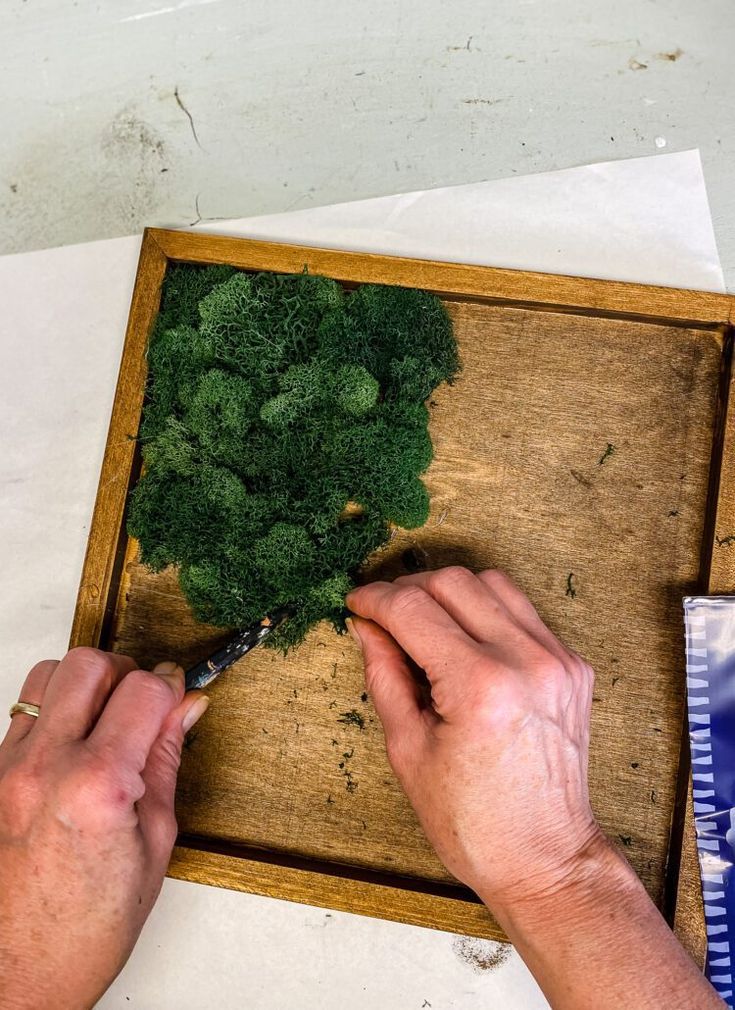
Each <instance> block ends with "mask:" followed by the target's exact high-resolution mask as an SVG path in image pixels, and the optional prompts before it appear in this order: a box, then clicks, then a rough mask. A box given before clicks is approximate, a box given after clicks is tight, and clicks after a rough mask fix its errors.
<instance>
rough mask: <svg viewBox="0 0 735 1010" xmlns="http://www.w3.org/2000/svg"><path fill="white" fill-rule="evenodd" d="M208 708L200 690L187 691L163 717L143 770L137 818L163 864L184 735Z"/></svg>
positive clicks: (172, 830) (172, 835) (172, 832)
mask: <svg viewBox="0 0 735 1010" xmlns="http://www.w3.org/2000/svg"><path fill="white" fill-rule="evenodd" d="M208 705H209V698H208V697H207V696H206V695H205V694H202V692H201V691H189V693H188V694H186V695H185V696H184V699H183V701H182V702H181V704H180V705H178V706H177V707H176V708H175V709H174V710H173V711H172V712H171V713H170V715H169V716H168V717H167V718H166V721H165V722H164V724H163V726H162V727H161V732H160V733H159V734H158V738H157V739H156V741H155V743H154V744H153V746H152V747H151V750H150V753H149V755H148V760H147V761H146V766H145V769H144V770H143V782H144V783H145V794H144V795H143V797H142V798H141V799H140V800H139V801H138V803H137V807H138V819H139V822H140V827H141V830H142V832H143V836H144V838H145V839H146V841H147V842H148V844H149V845H150V847H151V848H152V849H153V851H154V852H155V853H157V854H158V855H160V856H161V858H162V859H165V861H166V862H167V861H168V858H169V856H170V854H171V849H172V848H173V845H174V842H175V841H176V816H175V814H174V797H175V794H176V779H177V776H178V773H179V764H180V762H181V749H182V747H183V744H184V736H185V734H186V733H188V732H189V730H190V729H191V728H192V726H194V724H195V723H196V722H197V721H198V720H199V719H200V718H201V717H202V716H203V715H204V713H205V712H206V711H207V707H208Z"/></svg>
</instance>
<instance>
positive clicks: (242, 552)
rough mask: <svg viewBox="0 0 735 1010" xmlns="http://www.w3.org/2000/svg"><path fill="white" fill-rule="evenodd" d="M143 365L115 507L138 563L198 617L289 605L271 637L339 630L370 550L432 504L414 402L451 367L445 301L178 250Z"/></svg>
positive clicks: (422, 413) (422, 411)
mask: <svg viewBox="0 0 735 1010" xmlns="http://www.w3.org/2000/svg"><path fill="white" fill-rule="evenodd" d="M148 366H149V375H148V386H147V401H146V406H145V409H144V413H143V420H142V424H141V428H140V433H139V437H140V440H141V443H142V452H143V458H144V463H145V473H144V476H143V477H142V478H141V480H140V481H139V482H138V485H137V487H136V488H135V490H134V491H133V493H132V496H131V501H130V510H129V519H128V529H129V532H130V533H131V534H132V535H133V536H135V537H137V539H138V540H139V541H140V548H141V557H142V560H143V561H144V562H145V563H146V564H147V565H149V566H150V567H151V568H153V569H155V570H160V569H162V568H164V567H166V566H168V565H176V566H178V568H179V573H180V575H179V577H180V582H181V586H182V589H183V591H184V593H185V595H186V597H187V599H188V601H189V603H190V604H191V606H192V608H193V611H194V613H195V615H196V617H197V618H198V619H199V620H202V621H206V622H209V623H212V624H215V625H219V626H226V627H243V626H246V625H248V624H250V623H252V622H254V621H256V620H259V619H260V618H261V617H262V616H263V615H264V614H267V613H268V612H269V611H272V610H274V609H275V608H277V607H279V606H282V605H284V604H292V605H294V606H295V608H296V616H295V617H293V618H292V619H291V620H289V621H288V622H287V623H286V625H284V627H283V628H282V629H281V630H279V631H278V632H277V633H276V634H274V635H273V636H271V638H270V640H269V644H273V645H276V646H280V647H281V648H288V647H289V646H292V645H296V644H298V642H300V641H301V640H302V638H303V637H304V635H305V634H306V631H307V630H308V629H309V628H310V627H311V626H312V625H313V624H314V623H316V622H317V621H319V620H321V619H324V618H327V619H330V620H331V621H332V622H333V623H334V624H335V626H336V627H338V628H340V630H342V628H343V623H342V619H343V614H344V598H345V595H346V593H347V592H349V590H350V589H351V588H352V586H353V585H354V581H353V580H354V577H355V574H356V572H357V570H358V569H359V568H360V566H361V565H362V563H363V562H364V561H365V559H366V558H367V557H368V555H370V554H371V553H372V552H373V551H375V550H376V549H378V548H379V547H381V546H382V545H383V544H384V543H385V542H386V541H387V540H388V537H389V533H390V527H391V525H394V526H402V527H405V528H414V527H418V526H421V525H422V524H423V523H424V522H425V521H426V518H427V516H428V509H429V499H428V494H427V491H426V487H425V485H424V483H423V481H422V480H421V474H422V473H423V472H424V471H425V470H426V468H427V467H428V465H429V463H430V461H431V458H432V445H431V439H430V437H429V432H428V411H427V409H426V407H425V405H424V401H425V400H426V399H427V398H428V396H429V395H430V394H431V392H432V390H434V389H435V387H436V386H437V385H438V384H439V383H441V382H452V380H453V379H454V378H455V376H456V374H457V372H458V370H459V361H458V356H457V347H456V343H455V340H454V336H453V333H452V327H451V323H450V320H449V317H448V315H447V313H446V310H445V308H444V306H443V305H442V303H441V301H440V300H439V299H438V298H437V297H436V296H434V295H432V294H429V293H428V292H424V291H418V290H413V289H407V288H398V287H386V286H379V285H363V286H362V287H358V288H357V289H356V290H355V291H353V292H352V293H345V292H344V291H343V289H342V288H341V287H340V285H338V284H337V283H335V282H334V281H332V280H329V279H328V278H325V277H319V276H312V275H309V274H306V273H304V274H295V275H290V274H270V273H258V274H248V273H244V272H240V271H236V270H234V269H233V268H231V267H226V266H211V267H199V266H194V265H191V264H177V265H174V266H172V267H171V268H170V269H169V271H168V273H167V276H166V279H165V283H164V288H163V293H162V301H161V308H160V312H159V315H158V318H157V321H156V324H155V327H154V330H153V333H152V336H151V340H150V345H149V350H148ZM348 502H349V503H350V505H351V507H350V509H348V510H346V506H347V504H348Z"/></svg>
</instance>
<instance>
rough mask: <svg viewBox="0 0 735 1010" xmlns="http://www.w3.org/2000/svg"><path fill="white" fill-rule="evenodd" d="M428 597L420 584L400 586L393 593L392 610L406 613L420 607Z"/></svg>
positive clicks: (396, 612)
mask: <svg viewBox="0 0 735 1010" xmlns="http://www.w3.org/2000/svg"><path fill="white" fill-rule="evenodd" d="M427 599H428V594H427V593H426V592H425V591H424V590H423V589H421V587H420V586H400V588H398V589H396V591H395V593H394V594H393V607H392V609H393V612H394V613H395V614H399V615H400V614H406V613H410V612H411V611H413V610H416V609H417V608H418V607H422V606H423V605H424V604H425V603H426V601H427Z"/></svg>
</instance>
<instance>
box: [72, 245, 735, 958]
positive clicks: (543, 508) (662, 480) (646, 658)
mask: <svg viewBox="0 0 735 1010" xmlns="http://www.w3.org/2000/svg"><path fill="white" fill-rule="evenodd" d="M169 260H176V261H187V262H193V263H229V264H232V265H234V266H236V267H240V268H243V269H249V270H274V271H294V272H296V271H301V270H302V269H304V267H307V268H308V270H309V271H310V272H312V273H317V274H325V275H327V276H329V277H333V278H336V279H337V280H339V281H341V282H343V283H344V284H346V285H352V284H356V283H362V282H380V283H385V284H400V285H406V286H413V287H421V288H427V289H430V290H433V291H435V292H437V293H438V294H439V295H440V296H441V297H442V298H443V299H444V300H445V303H446V305H447V308H448V310H449V312H450V314H451V316H452V319H453V321H454V325H455V330H456V335H457V338H458V340H459V344H460V350H461V354H462V359H463V363H464V371H463V373H462V377H461V379H460V380H459V381H458V382H457V384H456V385H455V386H454V387H452V388H451V389H450V388H446V387H443V388H441V389H439V390H438V391H437V392H436V394H435V395H434V397H433V399H432V401H431V432H432V437H433V440H434V445H435V450H436V459H435V461H434V463H433V464H432V466H431V469H430V470H429V473H428V475H427V483H428V485H429V489H430V492H431V495H432V509H431V516H430V519H429V521H428V523H427V525H426V526H425V527H424V528H423V529H421V530H417V531H412V532H407V533H401V534H400V535H398V536H397V537H395V539H394V540H393V541H392V542H391V544H390V545H389V547H388V548H387V549H386V550H385V551H384V552H383V553H381V554H380V555H378V557H377V558H376V559H375V560H374V562H373V563H372V564H371V565H370V567H369V571H368V577H375V576H378V575H383V576H389V577H392V576H394V575H396V574H398V573H400V572H402V571H405V570H406V569H407V568H415V567H416V565H417V564H420V565H422V566H427V567H439V566H442V565H446V564H450V563H451V564H456V563H460V564H464V565H467V566H469V567H471V568H473V569H475V570H479V569H482V568H487V567H494V566H501V567H503V568H505V569H506V570H507V571H508V572H510V574H511V575H512V576H513V577H514V578H515V579H516V580H517V581H518V583H519V584H520V585H521V586H522V588H523V589H524V590H526V591H527V592H528V593H529V595H530V596H531V597H532V598H533V599H534V601H535V602H536V604H537V605H538V607H539V610H540V612H541V614H542V616H543V617H544V619H545V620H546V621H547V622H548V624H549V625H550V626H551V627H552V628H553V629H554V631H556V632H557V633H558V634H559V635H560V636H562V637H563V638H564V639H565V640H566V641H567V642H569V644H570V645H571V646H572V647H573V648H574V649H576V650H577V651H579V652H580V653H582V654H583V655H584V656H586V657H587V658H588V659H589V660H590V661H591V662H592V664H593V665H594V667H595V669H596V671H597V685H596V689H595V697H594V705H593V716H592V722H593V726H592V753H591V769H590V775H591V791H592V799H593V804H594V808H595V810H596V812H597V814H598V816H599V818H600V821H601V822H602V825H603V827H604V829H605V830H606V831H607V833H608V834H609V836H610V837H611V838H612V839H613V840H614V841H615V842H616V843H617V844H619V845H621V846H622V847H623V849H624V851H625V854H626V856H627V857H628V858H629V860H630V861H631V863H632V864H633V866H634V867H635V869H636V871H637V872H638V874H639V875H640V877H641V879H642V880H643V882H644V884H645V885H646V887H647V888H648V891H649V893H650V894H651V896H652V897H653V899H654V900H655V901H656V902H657V904H658V905H659V906H660V907H661V908H662V909H663V910H664V911H665V913H666V914H667V915H668V916H669V918H670V919H672V920H673V917H674V914H675V909H676V905H677V894H678V895H679V898H680V900H679V909H680V912H679V915H678V918H677V923H676V924H677V928H678V929H679V931H680V934H681V935H682V937H683V939H684V941H685V943H687V945H688V946H689V947H690V949H692V950H694V951H695V953H701V949H702V937H703V929H702V925H701V914H700V909H699V907H698V905H697V901H698V893H699V892H698V880H697V872H696V859H695V858H694V855H693V848H692V846H691V835H686V836H685V832H684V826H685V823H686V821H687V817H686V795H687V789H686V785H687V778H688V758H687V750H686V747H685V746H683V734H682V726H683V714H684V652H683V636H682V616H681V606H680V599H681V597H682V596H683V595H684V594H686V593H693V592H700V591H707V590H710V591H727V590H729V589H732V588H733V585H734V584H735V578H734V577H733V573H734V571H735V565H734V564H733V561H734V560H735V550H733V549H732V548H731V546H730V545H731V543H732V535H733V534H735V495H734V489H735V471H734V457H733V454H732V452H731V446H732V440H733V437H734V436H735V427H733V418H732V411H730V412H728V407H727V403H728V398H727V391H728V388H729V385H730V381H731V368H730V362H731V355H730V330H729V323H730V319H731V314H732V311H733V299H731V298H729V297H726V296H721V295H713V294H701V293H696V292H690V291H678V290H673V289H666V288H653V287H641V286H635V285H628V284H618V283H609V282H603V281H593V280H581V279H578V278H570V277H558V276H550V275H544V274H531V273H519V272H515V271H507V270H493V269H487V268H483V267H469V266H463V265H458V264H448V263H432V262H424V261H419V260H409V259H393V258H389V257H383V256H372V255H359V254H354V253H344V252H334V251H327V250H321V249H308V248H299V247H294V246H284V245H275V244H269V243H263V242H251V241H244V240H240V239H231V238H222V237H214V236H207V235H199V234H187V233H179V232H170V231H160V230H149V231H147V232H146V234H145V236H144V239H143V246H142V250H141V258H140V265H139V269H138V276H137V280H136V284H135V290H134V293H133V300H132V306H131V311H130V321H129V325H128V331H127V338H126V343H125V349H124V353H123V359H122V364H121V369H120V377H119V382H118V387H117V393H116V397H115V403H114V407H113V413H112V421H111V426H110V433H109V438H108V442H107V450H106V454H105V458H104V464H103V469H102V475H101V478H100V485H99V493H98V498H97V504H96V508H95V513H94V519H93V522H92V527H91V530H90V536H89V547H88V552H87V557H86V561H85V565H84V572H83V576H82V582H81V587H80V591H79V598H78V602H77V608H76V614H75V619H74V626H73V630H72V635H71V642H72V644H73V645H78V644H89V645H100V646H102V647H104V648H109V649H115V650H118V651H124V652H128V653H131V654H132V655H134V656H136V657H137V659H138V661H139V662H140V663H141V664H148V663H152V662H154V661H156V660H158V659H160V658H164V657H172V656H173V657H176V658H178V659H179V660H180V661H181V662H182V663H183V664H185V665H186V664H190V663H192V662H194V661H196V660H199V659H201V658H203V657H204V656H205V655H206V654H208V653H209V652H210V651H211V650H212V649H213V647H214V646H215V645H216V644H218V643H219V642H220V641H221V640H222V638H223V633H222V631H221V630H217V629H214V628H210V627H205V626H202V625H199V624H197V623H196V622H195V621H194V620H193V619H192V617H191V615H190V613H189V610H188V607H187V605H186V603H185V602H184V600H183V598H182V596H181V594H180V592H179V590H178V588H177V582H176V577H175V574H174V573H173V572H164V573H163V574H159V575H153V574H151V573H150V572H148V571H146V570H145V568H143V567H142V566H141V565H140V564H139V561H138V555H137V545H136V543H135V542H134V541H131V540H129V539H128V537H127V536H126V533H125V527H124V512H125V503H126V498H127V495H128V492H129V490H130V488H131V487H132V486H133V484H134V483H135V480H136V478H137V474H138V470H139V458H138V453H137V450H136V443H135V441H133V440H131V438H130V437H129V436H134V435H135V434H136V432H137V430H138V423H139V418H140V411H141V406H142V402H143V393H144V382H145V372H146V362H145V348H146V341H147V338H148V334H149V331H150V328H151V324H152V322H153V320H154V318H155V314H156V311H157V306H158V302H159V294H160V288H161V283H162V280H163V277H164V274H165V271H166V266H167V263H168V262H169ZM114 281H115V279H114V278H111V279H110V282H111V283H114ZM363 692H364V688H363V683H362V673H361V665H360V660H359V657H358V654H357V651H356V648H355V647H354V646H353V644H352V642H351V640H350V639H349V638H346V637H340V636H338V635H337V634H335V633H334V632H333V631H332V630H330V629H329V628H327V627H325V626H320V627H319V628H317V629H316V630H315V631H314V632H313V633H312V634H311V635H310V636H309V638H308V639H307V641H306V642H305V644H304V645H303V646H302V647H301V648H299V649H298V650H297V651H296V652H294V653H293V654H291V655H290V656H289V657H288V658H286V659H284V658H283V657H281V656H280V655H278V654H274V653H273V652H271V651H268V650H260V651H259V652H258V653H256V654H253V655H252V656H249V657H247V658H246V659H245V660H243V661H242V662H241V663H239V664H238V665H237V666H236V667H235V668H234V669H233V670H232V671H231V672H229V673H228V674H226V675H225V676H224V677H222V678H221V679H220V680H219V681H218V682H217V683H216V684H214V685H213V686H212V687H211V689H210V694H211V698H212V704H211V707H210V711H209V713H208V715H207V717H206V719H204V720H203V722H202V724H201V726H200V727H197V730H196V731H195V734H193V736H192V738H191V739H190V741H189V743H188V746H187V749H186V751H185V754H184V759H183V764H182V771H181V779H180V788H179V794H178V816H179V824H180V830H181V837H180V842H179V847H178V848H177V850H176V852H175V854H174V858H173V861H172V864H171V868H170V872H171V874H172V875H174V876H177V877H182V878H185V879H188V880H197V881H203V882H207V883H210V884H218V885H221V886H225V887H232V888H238V889H242V890H246V891H254V892H257V893H260V894H269V895H274V896H278V897H282V898H288V899H291V900H296V901H304V902H308V903H311V904H316V905H325V906H329V907H334V908H340V909H346V910H349V911H353V912H361V913H367V914H370V915H375V916H381V917H385V918H390V919H397V920H400V921H404V922H411V923H418V924H421V925H425V926H435V927H439V928H443V929H448V930H455V931H460V932H468V933H473V934H475V935H481V936H487V937H495V938H502V934H501V933H500V931H499V929H498V927H497V925H496V924H495V923H494V922H493V920H492V919H491V917H490V915H489V914H488V913H487V912H486V910H485V909H484V908H483V907H482V905H480V904H479V902H478V901H477V900H476V898H475V897H474V896H473V895H472V894H471V893H470V892H469V891H468V890H467V889H466V888H464V887H462V886H461V885H459V884H458V883H457V882H456V881H455V880H453V879H452V877H451V876H450V875H449V874H448V873H447V872H446V871H445V870H444V868H443V867H442V865H441V864H440V863H439V861H438V860H437V858H436V856H435V855H434V854H433V852H432V850H431V848H430V846H429V845H428V843H427V842H426V840H425V839H424V837H423V835H422V833H421V830H420V829H419V827H418V824H417V822H416V820H415V818H414V815H413V813H412V811H411V809H410V807H409V805H408V803H407V802H406V800H405V798H404V797H403V795H402V793H401V790H400V788H399V787H398V785H397V784H396V782H395V780H394V778H393V776H392V774H391V772H390V770H389V768H388V765H387V763H386V759H385V756H384V749H383V740H382V734H381V731H380V726H379V724H378V722H377V719H376V717H375V715H374V712H373V709H372V707H371V705H370V701H369V699H368V698H367V696H366V695H365V694H364V693H363ZM353 711H356V712H358V713H359V715H360V717H361V719H362V720H363V721H364V726H363V727H360V726H359V725H357V724H356V721H351V720H350V719H349V718H348V717H346V716H345V714H344V713H349V712H353ZM683 837H686V838H687V839H688V843H687V844H686V845H683V842H682V839H683ZM533 844H534V840H533V839H532V838H527V839H518V845H519V858H520V859H523V858H524V850H526V849H528V850H530V849H531V847H532V846H533ZM682 852H683V853H684V858H683V859H682Z"/></svg>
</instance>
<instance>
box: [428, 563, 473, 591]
mask: <svg viewBox="0 0 735 1010" xmlns="http://www.w3.org/2000/svg"><path fill="white" fill-rule="evenodd" d="M473 578H474V576H473V574H472V572H471V571H470V570H469V569H468V568H463V567H462V565H450V566H449V567H448V568H440V569H438V570H437V571H435V572H432V573H431V575H429V578H428V580H427V584H428V585H429V586H431V588H432V589H434V588H435V589H438V590H451V589H454V588H456V587H457V586H461V585H463V584H464V583H466V582H467V581H468V580H469V579H473Z"/></svg>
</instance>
